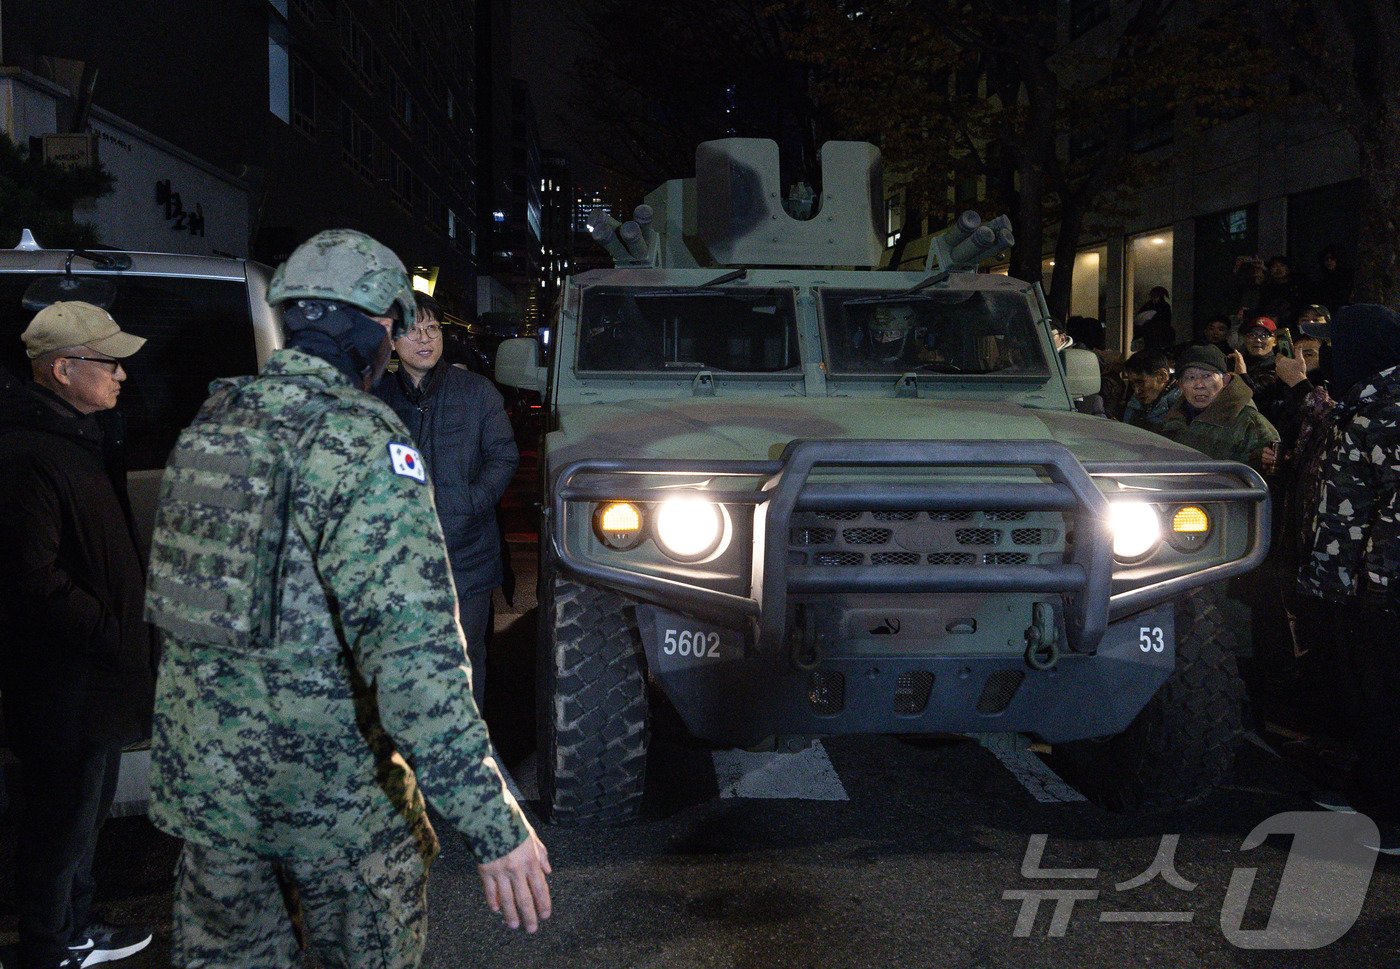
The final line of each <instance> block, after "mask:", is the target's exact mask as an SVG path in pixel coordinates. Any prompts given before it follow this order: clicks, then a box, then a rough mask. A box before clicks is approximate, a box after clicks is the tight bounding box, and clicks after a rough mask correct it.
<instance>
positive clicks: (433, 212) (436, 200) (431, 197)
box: [423, 189, 452, 238]
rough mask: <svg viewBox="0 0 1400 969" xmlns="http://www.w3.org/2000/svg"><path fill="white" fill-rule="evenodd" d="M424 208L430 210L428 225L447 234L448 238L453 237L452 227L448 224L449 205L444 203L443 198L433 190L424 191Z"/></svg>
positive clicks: (428, 212)
mask: <svg viewBox="0 0 1400 969" xmlns="http://www.w3.org/2000/svg"><path fill="white" fill-rule="evenodd" d="M423 194H424V206H425V208H426V209H427V210H428V211H427V216H428V224H429V225H431V226H432V227H433V228H434V229H436V230H437V231H439V232H442V233H446V234H447V237H448V238H451V237H452V231H451V227H450V226H449V224H448V218H447V214H448V209H447V205H446V204H445V203H444V202H443V201H442V197H441V196H440V195H438V193H437V192H434V191H432V190H431V189H425V190H424V193H423Z"/></svg>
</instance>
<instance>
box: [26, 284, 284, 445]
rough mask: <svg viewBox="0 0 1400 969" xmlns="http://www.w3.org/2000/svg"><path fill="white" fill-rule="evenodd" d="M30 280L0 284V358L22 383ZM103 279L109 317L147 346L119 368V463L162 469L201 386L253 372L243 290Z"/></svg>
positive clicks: (204, 390) (200, 398) (203, 391)
mask: <svg viewBox="0 0 1400 969" xmlns="http://www.w3.org/2000/svg"><path fill="white" fill-rule="evenodd" d="M35 278H36V277H34V276H32V275H28V274H23V275H21V274H15V275H9V276H5V277H2V278H0V354H3V359H4V362H5V365H6V367H7V368H8V369H10V370H11V371H13V372H15V373H17V374H19V375H21V376H22V377H23V378H24V379H28V376H29V362H28V360H27V359H26V358H25V355H24V348H23V345H22V344H21V343H20V338H19V335H20V334H21V333H22V332H24V328H25V327H26V326H28V325H29V321H30V319H32V318H33V315H34V314H32V313H29V312H27V311H26V310H25V309H24V307H23V306H22V305H21V300H22V299H23V296H24V291H25V288H26V287H28V285H29V284H30V283H31V282H33V280H34V279H35ZM111 278H113V279H114V280H115V281H116V283H117V298H116V301H115V302H114V303H113V304H112V307H111V310H112V315H113V316H114V317H116V319H117V322H118V323H120V324H121V327H122V329H124V330H126V331H127V332H129V333H134V334H136V335H137V336H142V337H145V338H146V341H147V342H146V345H145V346H144V347H142V349H141V352H140V353H138V354H136V356H134V357H132V358H131V359H130V360H129V361H127V362H126V371H127V380H126V383H125V384H124V385H123V386H122V393H121V397H120V400H119V403H118V405H117V407H118V409H119V410H121V411H122V413H123V414H124V415H125V416H126V438H127V464H128V467H129V468H130V469H131V470H132V471H144V470H150V469H158V468H162V467H164V466H165V459H166V457H167V456H168V455H169V453H170V449H171V448H172V447H173V446H174V445H175V438H176V437H178V436H179V434H180V431H182V430H184V428H185V426H186V425H188V424H189V422H190V421H191V420H193V419H194V415H195V413H196V412H197V411H198V410H199V405H200V404H202V403H203V402H204V398H205V397H207V396H208V393H209V382H210V381H211V380H213V379H214V378H216V377H233V376H238V375H240V374H251V373H255V372H256V371H257V366H258V364H257V351H256V349H255V348H254V345H253V322H252V318H251V315H250V313H249V309H248V288H247V285H246V284H245V283H244V282H243V281H242V280H222V279H188V278H183V279H182V278H177V277H161V276H113V277H111Z"/></svg>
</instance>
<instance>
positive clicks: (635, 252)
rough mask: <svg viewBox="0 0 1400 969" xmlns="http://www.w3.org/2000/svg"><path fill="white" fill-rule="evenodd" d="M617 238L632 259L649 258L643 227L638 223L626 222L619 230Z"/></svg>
mask: <svg viewBox="0 0 1400 969" xmlns="http://www.w3.org/2000/svg"><path fill="white" fill-rule="evenodd" d="M617 238H618V240H619V241H620V242H621V243H622V245H623V247H624V248H626V250H627V255H628V256H629V257H631V258H632V259H645V258H646V257H647V248H646V243H645V242H643V241H642V227H641V226H639V225H638V224H637V223H636V222H624V223H622V226H621V227H620V228H619V229H618V230H617Z"/></svg>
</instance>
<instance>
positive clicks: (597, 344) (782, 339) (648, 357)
mask: <svg viewBox="0 0 1400 969" xmlns="http://www.w3.org/2000/svg"><path fill="white" fill-rule="evenodd" d="M579 336H580V339H579V351H578V369H579V370H580V371H619V370H622V371H639V370H640V371H662V372H677V373H682V372H687V371H688V372H691V373H693V372H695V371H698V370H715V371H726V372H737V373H777V372H780V371H783V370H796V369H797V368H799V367H800V366H801V360H800V358H799V356H798V342H797V314H796V301H795V298H794V293H793V291H792V290H790V289H742V290H740V289H697V288H694V287H691V288H686V289H679V288H678V289H635V288H632V289H629V288H625V287H615V286H596V287H591V288H589V289H588V290H587V291H586V292H585V293H584V296H583V313H582V325H581V326H580V330H579Z"/></svg>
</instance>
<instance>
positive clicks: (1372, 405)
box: [1298, 367, 1400, 610]
mask: <svg viewBox="0 0 1400 969" xmlns="http://www.w3.org/2000/svg"><path fill="white" fill-rule="evenodd" d="M1334 435H1335V436H1334V440H1333V443H1332V447H1331V450H1330V451H1329V452H1328V456H1327V460H1326V464H1325V466H1324V472H1323V485H1322V496H1321V499H1320V501H1319V502H1318V505H1317V512H1316V519H1315V523H1314V533H1313V539H1312V543H1311V548H1310V554H1309V555H1307V556H1306V557H1305V559H1304V561H1303V564H1302V570H1301V572H1300V574H1299V576H1298V587H1299V589H1300V590H1301V591H1302V592H1304V593H1305V594H1307V595H1314V596H1321V597H1324V598H1330V599H1349V598H1351V597H1353V596H1356V597H1359V598H1360V599H1361V601H1362V602H1365V603H1368V604H1370V605H1373V606H1379V607H1382V608H1385V609H1390V610H1396V609H1400V525H1397V514H1400V367H1392V368H1390V369H1389V370H1386V371H1384V372H1383V373H1380V374H1378V375H1377V376H1376V377H1374V378H1373V379H1371V380H1366V381H1362V382H1361V383H1360V384H1358V385H1357V386H1356V387H1354V388H1353V390H1352V392H1351V393H1350V394H1349V395H1348V396H1347V399H1346V401H1344V402H1343V403H1342V405H1341V407H1340V409H1339V410H1338V412H1337V426H1336V430H1335V431H1334Z"/></svg>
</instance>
